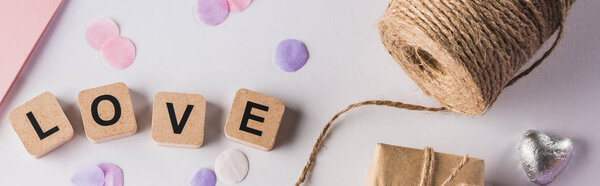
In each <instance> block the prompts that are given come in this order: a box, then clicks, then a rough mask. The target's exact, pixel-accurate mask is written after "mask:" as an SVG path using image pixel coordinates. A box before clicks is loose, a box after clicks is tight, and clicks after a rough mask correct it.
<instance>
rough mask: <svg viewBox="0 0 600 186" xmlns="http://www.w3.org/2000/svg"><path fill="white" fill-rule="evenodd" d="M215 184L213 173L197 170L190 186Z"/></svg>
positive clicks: (210, 185)
mask: <svg viewBox="0 0 600 186" xmlns="http://www.w3.org/2000/svg"><path fill="white" fill-rule="evenodd" d="M216 183H217V177H216V176H215V172H214V171H212V170H210V169H207V168H202V169H200V170H198V172H196V175H194V178H192V181H190V184H191V185H192V186H215V184H216Z"/></svg>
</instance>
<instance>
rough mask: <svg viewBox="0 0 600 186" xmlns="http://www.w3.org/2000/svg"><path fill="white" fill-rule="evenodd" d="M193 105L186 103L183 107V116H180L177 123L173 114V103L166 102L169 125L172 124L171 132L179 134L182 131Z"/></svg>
mask: <svg viewBox="0 0 600 186" xmlns="http://www.w3.org/2000/svg"><path fill="white" fill-rule="evenodd" d="M193 108H194V105H187V107H185V111H184V112H183V116H181V121H180V122H179V123H177V118H176V116H175V109H173V103H167V110H169V118H171V125H172V126H173V132H174V133H175V134H181V131H183V127H185V122H187V119H188V117H190V113H191V112H192V109H193Z"/></svg>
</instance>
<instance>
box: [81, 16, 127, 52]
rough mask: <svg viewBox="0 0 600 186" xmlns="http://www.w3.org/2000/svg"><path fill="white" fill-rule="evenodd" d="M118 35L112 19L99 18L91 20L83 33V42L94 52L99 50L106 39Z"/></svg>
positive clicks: (117, 27)
mask: <svg viewBox="0 0 600 186" xmlns="http://www.w3.org/2000/svg"><path fill="white" fill-rule="evenodd" d="M118 35H119V26H117V23H115V22H114V21H113V20H112V19H110V18H107V17H100V18H96V19H94V20H92V21H91V22H90V24H88V27H87V29H86V31H85V40H86V41H87V43H88V44H89V45H90V46H91V47H92V48H93V49H95V50H100V48H101V47H102V43H104V42H105V41H106V40H107V39H108V38H111V37H113V36H118Z"/></svg>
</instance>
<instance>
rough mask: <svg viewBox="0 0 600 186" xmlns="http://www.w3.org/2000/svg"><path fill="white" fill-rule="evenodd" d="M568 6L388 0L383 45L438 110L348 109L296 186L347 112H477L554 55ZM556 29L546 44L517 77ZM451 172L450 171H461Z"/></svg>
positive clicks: (541, 1)
mask: <svg viewBox="0 0 600 186" xmlns="http://www.w3.org/2000/svg"><path fill="white" fill-rule="evenodd" d="M574 1H575V0H502V1H493V0H392V1H391V2H390V3H389V5H388V8H387V10H386V12H385V14H384V15H383V16H382V18H381V19H380V21H379V31H380V35H381V39H382V42H383V44H384V45H385V46H386V48H387V49H388V51H389V53H390V54H391V55H392V57H393V58H394V59H395V60H396V61H397V62H398V64H400V66H402V68H403V69H404V71H405V72H406V73H407V74H408V75H409V77H411V79H412V80H413V81H415V83H416V84H417V85H418V86H419V87H420V88H421V89H422V90H423V91H424V92H425V94H427V95H429V96H430V97H432V98H434V99H435V100H437V101H438V102H439V103H440V104H442V105H443V107H437V108H436V107H425V106H420V105H413V104H406V103H402V102H397V101H389V100H371V101H363V102H360V103H355V104H352V105H349V106H347V107H346V108H345V109H343V110H341V111H340V112H338V113H337V114H335V115H334V116H333V117H332V118H331V119H330V120H329V122H328V123H327V124H326V125H325V126H324V127H323V129H322V131H321V133H320V135H319V137H318V138H317V141H316V142H315V144H314V146H313V149H312V152H311V154H310V156H309V158H308V161H307V162H306V165H305V166H304V169H303V170H302V173H301V174H300V177H299V178H298V180H297V182H296V184H295V185H296V186H298V185H300V184H302V183H303V182H304V181H305V179H306V176H307V174H308V173H309V172H310V169H311V168H312V166H313V164H314V162H315V160H316V157H317V153H318V152H319V150H320V149H321V147H322V146H323V142H324V140H325V136H326V135H327V134H328V132H329V130H330V129H331V126H332V123H333V121H335V120H336V119H337V118H338V117H339V116H340V115H342V114H344V113H346V112H348V111H349V110H351V109H354V108H357V107H361V106H366V105H378V106H388V107H393V108H398V109H405V110H415V111H432V112H447V111H454V112H457V113H460V114H465V115H471V116H478V115H481V114H483V113H484V112H485V111H486V110H487V109H488V108H489V107H490V105H491V104H492V103H493V102H494V101H495V100H496V98H497V97H498V95H499V94H500V92H501V91H502V89H504V88H506V87H508V86H511V85H513V84H514V83H515V82H516V81H517V80H519V79H521V78H522V77H525V76H526V75H528V74H529V73H530V72H531V71H533V69H535V68H536V67H538V66H539V65H540V64H541V63H542V62H543V61H544V60H545V59H546V58H547V57H548V56H549V55H550V53H552V51H554V49H555V48H556V46H557V45H558V43H559V41H560V40H561V39H562V37H563V32H564V21H565V17H566V16H567V12H568V10H569V8H570V7H571V5H572V4H573V2H574ZM557 30H558V33H557V36H556V40H555V41H554V42H553V43H552V46H551V47H550V48H549V49H548V50H547V51H546V52H545V53H544V54H543V55H542V57H541V58H540V59H538V60H536V61H535V62H533V64H532V65H531V66H530V67H528V68H527V69H525V70H523V71H522V72H520V73H518V74H517V72H518V70H519V69H521V67H522V66H523V65H524V64H525V63H526V62H527V60H529V59H530V58H531V57H532V56H533V54H534V53H535V52H536V51H537V50H538V49H539V48H540V47H541V46H542V44H543V43H544V41H546V40H547V39H548V38H550V37H551V36H552V35H553V33H554V32H556V31H557ZM515 74H516V75H515ZM430 153H433V151H431V152H430ZM466 159H468V156H465V160H464V161H466ZM432 161H433V159H432ZM460 167H462V165H461V166H460ZM455 170H457V171H453V174H457V173H458V170H460V168H458V169H455ZM454 172H456V173H454ZM427 177H429V176H427ZM427 177H425V178H427ZM422 178H423V176H422ZM451 180H452V178H449V179H447V180H446V181H448V182H449V181H451ZM463 185H464V184H463Z"/></svg>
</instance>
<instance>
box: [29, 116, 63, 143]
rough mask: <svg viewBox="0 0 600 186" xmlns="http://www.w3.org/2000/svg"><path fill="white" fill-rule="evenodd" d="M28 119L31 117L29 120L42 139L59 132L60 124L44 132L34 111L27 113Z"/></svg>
mask: <svg viewBox="0 0 600 186" xmlns="http://www.w3.org/2000/svg"><path fill="white" fill-rule="evenodd" d="M27 119H29V122H31V125H33V129H35V133H37V135H38V137H39V138H40V140H43V139H44V138H46V137H48V136H50V135H52V134H54V133H56V132H58V126H54V127H52V128H51V129H50V130H48V131H46V132H44V131H43V130H42V127H40V124H39V123H38V121H37V120H36V119H35V116H33V113H31V112H28V113H27Z"/></svg>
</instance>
